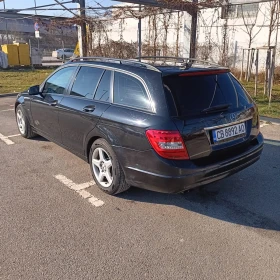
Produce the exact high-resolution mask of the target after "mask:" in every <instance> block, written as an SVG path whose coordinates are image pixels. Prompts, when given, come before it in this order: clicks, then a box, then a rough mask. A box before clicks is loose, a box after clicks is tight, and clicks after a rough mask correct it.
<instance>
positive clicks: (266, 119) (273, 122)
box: [260, 116, 280, 125]
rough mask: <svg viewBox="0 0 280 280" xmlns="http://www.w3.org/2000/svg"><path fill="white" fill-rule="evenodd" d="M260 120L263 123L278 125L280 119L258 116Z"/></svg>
mask: <svg viewBox="0 0 280 280" xmlns="http://www.w3.org/2000/svg"><path fill="white" fill-rule="evenodd" d="M260 119H261V121H263V122H270V123H272V124H277V125H280V119H275V118H268V117H263V116H260Z"/></svg>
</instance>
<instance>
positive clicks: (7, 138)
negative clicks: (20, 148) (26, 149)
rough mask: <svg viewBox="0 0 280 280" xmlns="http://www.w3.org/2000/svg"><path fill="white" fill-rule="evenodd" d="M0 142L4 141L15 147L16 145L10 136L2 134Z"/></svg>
mask: <svg viewBox="0 0 280 280" xmlns="http://www.w3.org/2000/svg"><path fill="white" fill-rule="evenodd" d="M0 140H2V141H3V142H4V143H6V144H7V145H13V144H15V143H14V142H13V141H12V140H10V139H9V137H8V136H5V135H3V134H1V133H0Z"/></svg>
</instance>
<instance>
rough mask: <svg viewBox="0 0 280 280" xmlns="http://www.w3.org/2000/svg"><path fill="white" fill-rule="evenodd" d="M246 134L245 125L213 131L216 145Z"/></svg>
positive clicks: (240, 124)
mask: <svg viewBox="0 0 280 280" xmlns="http://www.w3.org/2000/svg"><path fill="white" fill-rule="evenodd" d="M245 133H246V127H245V123H239V124H236V125H232V126H228V127H224V128H220V129H216V130H213V140H214V143H217V142H219V141H223V140H226V139H229V138H233V137H234V138H235V137H236V136H238V135H240V136H241V135H244V134H245Z"/></svg>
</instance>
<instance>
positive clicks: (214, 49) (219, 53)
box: [107, 0, 280, 68]
mask: <svg viewBox="0 0 280 280" xmlns="http://www.w3.org/2000/svg"><path fill="white" fill-rule="evenodd" d="M256 1H257V0H252V2H254V3H251V4H243V5H229V6H227V8H225V7H226V6H224V7H217V8H208V9H203V10H201V11H200V13H199V18H198V29H197V44H198V52H197V53H198V58H200V59H207V60H212V61H214V62H220V63H221V62H222V59H223V58H224V57H223V53H226V54H225V55H224V56H226V58H227V62H228V64H229V66H231V67H233V66H236V67H238V68H240V65H241V60H242V50H243V49H244V48H248V47H251V48H257V47H263V46H268V37H269V36H268V35H269V24H270V18H271V15H270V13H271V9H272V7H273V4H274V3H275V2H274V1H268V2H261V3H256ZM248 2H249V1H248V0H231V3H239V4H240V3H248ZM276 8H277V6H276ZM276 14H277V12H276V11H275V13H274V17H275V18H274V25H275V28H274V31H273V32H272V34H271V40H270V45H272V46H273V45H275V38H276ZM190 30H191V16H190V15H189V14H188V13H187V12H173V13H172V15H171V16H169V14H168V13H164V14H160V15H157V16H156V17H154V16H153V15H152V16H146V17H145V18H144V19H143V20H142V43H143V44H144V45H145V44H148V45H150V46H151V47H152V48H153V53H152V54H150V55H154V54H156V55H177V54H178V55H179V56H184V57H189V49H190ZM166 31H167V32H166ZM107 35H108V38H110V39H112V40H114V41H119V40H124V41H126V42H129V43H130V42H137V40H138V20H137V19H136V18H125V19H123V20H115V21H112V22H111V24H110V27H109V28H108V32H107ZM279 35H280V34H279ZM165 42H166V43H165ZM166 45H167V46H168V52H167V51H166ZM154 49H156V51H154ZM246 58H247V56H246V55H245V60H246ZM265 60H266V51H265V50H262V51H260V67H261V68H263V67H264V65H265Z"/></svg>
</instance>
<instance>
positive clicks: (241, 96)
mask: <svg viewBox="0 0 280 280" xmlns="http://www.w3.org/2000/svg"><path fill="white" fill-rule="evenodd" d="M163 82H164V87H165V94H166V96H167V100H169V101H168V103H169V104H170V100H171V99H170V95H171V96H172V100H173V102H174V105H175V106H174V107H175V111H176V116H174V117H173V121H174V123H175V124H176V126H177V128H178V130H179V131H180V133H181V135H182V137H183V140H184V142H185V145H186V147H187V150H188V153H189V156H190V159H191V160H194V161H196V162H197V163H198V164H201V165H204V164H207V163H210V162H211V163H214V162H216V161H218V160H220V159H221V157H222V158H227V157H228V156H230V154H231V153H239V152H241V151H242V150H243V149H244V148H245V149H246V147H249V146H250V145H251V142H252V140H253V139H254V138H255V137H256V136H257V134H258V130H259V120H258V112H257V108H256V106H255V104H254V102H253V101H252V99H251V98H250V96H249V95H248V94H247V92H246V91H245V89H244V88H243V87H242V86H241V85H240V83H239V82H238V81H237V80H236V79H235V78H234V77H233V76H232V75H231V74H230V73H229V71H228V70H220V69H219V70H217V71H216V72H215V71H213V70H210V71H203V72H187V73H180V74H172V75H168V76H164V77H163ZM171 111H174V109H173V110H171ZM222 136H223V137H222ZM221 155H222V156H221Z"/></svg>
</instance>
